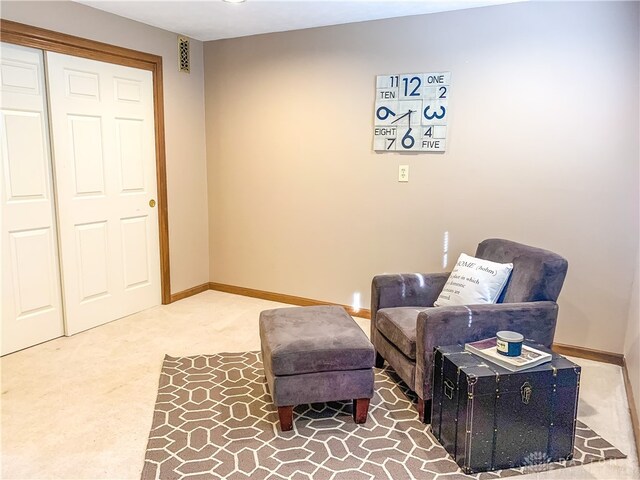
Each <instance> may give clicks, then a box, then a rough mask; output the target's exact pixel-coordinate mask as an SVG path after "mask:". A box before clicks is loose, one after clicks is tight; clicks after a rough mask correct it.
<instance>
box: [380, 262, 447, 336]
mask: <svg viewBox="0 0 640 480" xmlns="http://www.w3.org/2000/svg"><path fill="white" fill-rule="evenodd" d="M450 273H451V272H444V273H395V274H385V275H376V276H375V277H373V281H372V282H371V341H372V342H373V341H374V337H375V335H376V330H377V328H376V313H377V312H378V310H380V309H381V308H393V307H432V306H433V302H435V301H436V300H437V299H438V295H440V292H441V291H442V288H443V287H444V284H445V283H447V279H448V278H449V274H450Z"/></svg>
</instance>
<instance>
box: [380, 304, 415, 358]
mask: <svg viewBox="0 0 640 480" xmlns="http://www.w3.org/2000/svg"><path fill="white" fill-rule="evenodd" d="M422 310H424V308H415V307H398V308H383V309H381V310H378V316H377V318H376V322H377V325H378V330H379V331H380V333H382V335H384V336H385V337H386V338H387V339H388V340H389V341H390V342H391V343H392V344H393V345H395V346H396V348H397V349H398V350H400V351H401V352H402V353H404V354H405V355H406V356H407V357H409V358H410V359H412V360H415V359H416V318H417V317H418V313H420V312H421V311H422Z"/></svg>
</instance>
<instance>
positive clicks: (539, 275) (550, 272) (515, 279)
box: [476, 238, 567, 303]
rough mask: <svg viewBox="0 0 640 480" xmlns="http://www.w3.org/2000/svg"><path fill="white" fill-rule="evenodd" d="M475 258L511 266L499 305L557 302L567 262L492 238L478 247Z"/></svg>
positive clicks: (536, 249) (542, 251) (539, 249)
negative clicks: (511, 269) (511, 264)
mask: <svg viewBox="0 0 640 480" xmlns="http://www.w3.org/2000/svg"><path fill="white" fill-rule="evenodd" d="M476 257H478V258H484V259H485V260H491V261H492V262H498V263H513V271H512V272H511V277H510V278H509V281H508V282H507V285H506V286H505V288H504V290H503V291H502V295H500V298H499V299H498V303H514V302H537V301H541V300H551V301H553V302H555V301H557V300H558V295H560V290H561V289H562V284H563V283H564V277H565V276H566V274H567V261H566V260H565V259H564V258H563V257H561V256H560V255H558V254H555V253H553V252H550V251H548V250H543V249H541V248H535V247H530V246H528V245H522V244H520V243H516V242H512V241H510V240H502V239H499V238H492V239H489V240H484V241H483V242H481V243H480V244H479V245H478V249H477V250H476Z"/></svg>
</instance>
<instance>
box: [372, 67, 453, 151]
mask: <svg viewBox="0 0 640 480" xmlns="http://www.w3.org/2000/svg"><path fill="white" fill-rule="evenodd" d="M450 89H451V73H450V72H440V73H410V74H403V75H378V76H377V77H376V103H375V112H374V129H373V149H374V150H376V151H416V152H443V151H444V149H445V144H446V138H447V120H448V113H449V112H448V101H449V93H450Z"/></svg>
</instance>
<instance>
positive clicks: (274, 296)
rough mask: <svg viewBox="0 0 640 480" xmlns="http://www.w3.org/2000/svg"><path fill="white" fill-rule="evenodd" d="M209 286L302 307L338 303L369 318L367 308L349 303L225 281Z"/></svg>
mask: <svg viewBox="0 0 640 480" xmlns="http://www.w3.org/2000/svg"><path fill="white" fill-rule="evenodd" d="M209 288H210V289H211V290H217V291H218V292H226V293H233V294H235V295H243V296H245V297H253V298H260V299H262V300H270V301H272V302H279V303H287V304H289V305H300V306H303V307H310V306H318V305H339V306H341V307H343V308H344V309H345V310H346V311H347V312H349V315H353V316H355V317H360V318H371V312H369V310H367V309H360V310H357V311H356V310H355V309H354V308H353V307H350V306H349V305H340V304H337V303H333V302H325V301H322V300H314V299H312V298H305V297H296V296H294V295H285V294H284V293H276V292H267V291H265V290H256V289H253V288H246V287H238V286H235V285H227V284H225V283H215V282H210V283H209Z"/></svg>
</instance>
